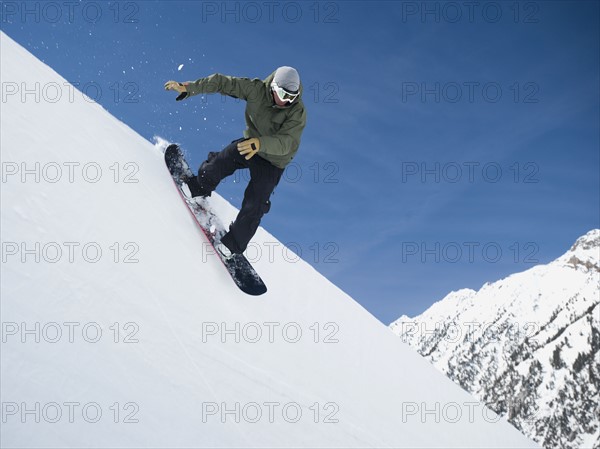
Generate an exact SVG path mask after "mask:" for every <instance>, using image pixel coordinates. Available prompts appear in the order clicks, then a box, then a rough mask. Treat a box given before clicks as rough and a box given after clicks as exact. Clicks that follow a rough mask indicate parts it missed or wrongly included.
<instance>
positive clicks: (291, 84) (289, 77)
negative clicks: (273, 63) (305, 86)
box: [273, 66, 300, 93]
mask: <svg viewBox="0 0 600 449" xmlns="http://www.w3.org/2000/svg"><path fill="white" fill-rule="evenodd" d="M273 81H274V82H276V83H277V85H278V86H279V87H283V88H284V89H285V90H287V91H288V92H291V93H296V92H298V90H299V89H300V75H298V72H297V71H296V69H295V68H293V67H288V66H283V67H279V68H278V69H277V70H275V76H274V77H273Z"/></svg>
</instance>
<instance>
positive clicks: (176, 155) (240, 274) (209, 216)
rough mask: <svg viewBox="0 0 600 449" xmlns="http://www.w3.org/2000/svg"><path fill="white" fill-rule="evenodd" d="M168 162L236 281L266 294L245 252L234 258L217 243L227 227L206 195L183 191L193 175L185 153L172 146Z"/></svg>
mask: <svg viewBox="0 0 600 449" xmlns="http://www.w3.org/2000/svg"><path fill="white" fill-rule="evenodd" d="M165 164H166V165H167V168H168V169H169V173H171V177H172V178H173V181H174V183H175V185H176V186H177V191H178V192H179V195H180V196H181V199H182V200H183V201H184V203H185V204H186V206H187V208H188V210H189V211H190V213H191V214H192V216H193V217H194V220H195V221H196V223H197V225H198V227H199V228H200V229H201V230H202V232H203V233H204V235H205V236H206V238H207V240H208V241H209V243H210V244H211V246H212V249H213V250H214V253H215V255H216V256H217V257H218V258H219V259H220V260H221V262H222V263H223V265H224V266H225V268H226V269H227V272H228V273H229V274H230V276H231V278H232V279H233V282H234V283H235V284H236V285H237V286H238V287H239V289H240V290H241V291H243V292H244V293H247V294H248V295H252V296H259V295H262V294H263V293H266V291H267V286H266V285H265V283H264V282H263V280H262V279H261V278H260V276H259V275H258V273H257V272H256V270H254V267H252V265H251V264H250V262H249V261H248V259H246V257H245V256H244V255H243V254H234V255H233V256H232V257H231V258H229V259H227V258H225V257H224V256H223V255H222V254H221V253H220V252H219V251H217V249H216V246H217V244H218V243H219V242H220V240H221V237H222V236H223V235H225V233H226V232H227V230H226V229H225V226H223V223H222V222H221V220H220V219H219V217H217V215H216V214H215V213H213V212H212V211H211V208H210V205H209V204H208V201H207V200H206V199H205V198H201V197H196V198H190V197H189V196H188V195H187V194H186V193H185V192H184V190H183V184H184V180H185V179H187V178H189V177H191V176H193V174H192V171H191V170H190V168H189V165H188V163H187V162H186V160H185V157H184V155H183V152H182V151H181V149H180V148H179V146H178V145H174V144H172V145H169V146H168V147H167V148H166V150H165Z"/></svg>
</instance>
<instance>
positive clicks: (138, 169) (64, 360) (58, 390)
mask: <svg viewBox="0 0 600 449" xmlns="http://www.w3.org/2000/svg"><path fill="white" fill-rule="evenodd" d="M0 39H1V40H0V50H1V51H0V58H1V59H0V67H1V81H2V90H3V99H2V103H1V108H2V109H1V111H0V126H1V133H0V134H1V137H0V148H1V152H0V154H1V162H2V177H3V179H2V189H1V207H2V214H1V238H2V265H1V273H0V274H1V280H2V282H1V292H0V293H1V302H0V314H1V321H2V342H1V354H0V365H1V368H0V370H1V373H0V374H1V381H2V382H1V384H0V395H1V406H2V419H1V421H0V426H1V429H0V446H1V447H20V448H33V447H45V448H56V447H61V448H64V447H77V448H81V447H103V448H107V447H119V448H127V447H136V448H138V447H156V448H159V447H194V448H198V447H228V448H229V447H278V448H281V447H413V448H414V447H422V448H430V447H461V448H464V447H473V448H483V447H489V448H492V447H493V448H501V447H513V448H523V447H537V445H536V444H535V443H534V442H532V441H531V440H529V439H528V438H526V437H524V436H523V435H522V434H521V433H520V432H518V431H517V430H516V429H515V428H514V427H513V426H511V425H510V424H509V423H508V422H506V420H504V419H502V418H499V417H498V416H497V415H496V414H494V413H493V412H491V411H490V410H489V409H488V408H486V407H485V406H483V405H482V404H481V403H479V402H478V401H476V400H475V399H474V398H473V396H472V395H470V394H469V393H467V392H465V391H464V390H463V389H461V388H460V387H458V386H456V385H455V384H454V383H453V382H451V381H450V380H449V379H447V378H446V377H445V376H444V375H443V374H442V373H440V372H439V371H438V370H436V369H435V368H434V367H433V366H431V364H430V363H429V362H428V361H427V360H425V359H424V358H423V357H421V356H420V355H418V354H417V353H416V352H415V351H413V350H412V348H410V347H409V346H408V345H405V344H403V343H402V342H401V341H400V340H399V339H398V338H396V336H394V335H393V334H392V333H391V332H389V330H388V329H387V328H386V326H384V325H383V324H381V323H380V322H379V321H377V320H376V319H375V318H374V317H373V316H372V315H370V314H369V313H368V312H367V311H365V310H364V309H363V308H362V307H361V306H360V305H359V304H357V303H356V302H355V301H354V300H352V298H350V297H349V296H347V295H346V294H344V293H343V292H342V291H341V290H340V289H338V288H337V287H336V286H335V285H333V284H331V283H330V282H329V281H328V280H327V279H325V278H324V277H322V276H321V275H320V274H319V273H317V272H316V271H315V270H314V269H313V268H312V267H310V265H308V264H306V263H304V262H303V261H302V260H298V259H297V258H294V257H293V253H291V252H288V251H287V249H286V248H284V247H283V245H282V244H281V243H279V242H278V240H277V239H276V238H275V237H273V236H272V235H270V234H269V233H268V232H267V231H265V230H264V229H262V228H261V229H260V230H259V232H258V233H257V235H256V236H255V238H254V240H253V244H252V245H251V248H252V250H253V254H249V255H248V256H249V257H250V258H251V259H252V260H253V262H254V265H255V267H256V269H257V271H258V272H259V273H260V274H261V276H262V278H263V279H264V280H265V282H266V283H267V285H268V287H269V291H268V292H267V294H265V295H263V296H261V297H259V298H255V297H249V296H247V295H244V294H243V293H241V292H240V291H239V290H238V289H237V287H236V286H235V285H233V283H232V282H231V279H230V277H229V275H228V274H227V273H226V272H225V270H224V268H223V266H222V264H221V263H220V261H219V260H218V259H217V257H216V256H215V255H214V254H210V252H209V251H208V250H207V248H208V246H207V244H206V242H205V240H204V237H203V235H202V233H201V232H200V231H199V230H198V228H197V226H196V225H195V223H194V221H193V219H192V217H191V216H190V215H189V213H188V211H187V209H186V207H185V206H184V204H183V203H182V201H181V199H180V198H179V195H178V193H177V191H176V189H175V187H174V185H173V183H172V181H171V179H170V177H169V174H168V172H167V170H166V168H165V166H164V163H163V158H162V154H161V152H160V150H159V149H158V148H157V146H155V145H153V144H152V143H150V142H148V141H147V140H145V139H144V138H142V137H141V136H139V135H138V134H137V133H135V132H134V131H133V130H132V129H130V128H129V127H127V126H126V125H125V124H123V123H121V122H119V121H118V120H117V119H115V118H114V117H113V116H111V115H110V114H108V113H107V112H106V111H105V110H104V109H103V108H102V107H100V106H99V105H98V104H96V103H94V102H93V101H91V100H90V99H89V98H87V97H84V96H83V95H82V94H81V93H80V92H79V91H77V90H75V89H74V88H73V87H72V86H71V85H69V84H68V83H67V82H66V81H65V80H64V79H63V78H61V77H60V76H59V75H58V74H57V73H56V72H54V71H53V70H52V69H50V68H49V67H47V66H46V65H44V64H43V63H41V62H40V61H39V60H37V59H36V58H35V57H34V56H32V55H31V54H30V53H28V52H27V51H26V50H25V49H24V48H22V47H21V46H19V45H18V44H16V43H15V42H14V41H12V40H11V39H10V38H8V37H7V36H6V35H5V34H4V33H1V34H0ZM159 88H160V87H159ZM165 101H166V100H165ZM171 101H172V99H171ZM143 110H144V108H143V99H142V103H141V104H140V114H143V113H144V112H143ZM212 206H213V207H214V208H215V210H216V211H217V213H218V214H219V215H220V216H221V217H222V218H223V220H224V221H225V222H227V221H229V220H231V219H232V218H233V217H234V216H235V214H236V210H235V209H234V208H233V207H232V206H231V205H230V204H228V203H227V202H225V201H224V200H223V199H222V198H220V197H219V196H218V195H215V196H214V197H213V198H212ZM267 223H268V220H267Z"/></svg>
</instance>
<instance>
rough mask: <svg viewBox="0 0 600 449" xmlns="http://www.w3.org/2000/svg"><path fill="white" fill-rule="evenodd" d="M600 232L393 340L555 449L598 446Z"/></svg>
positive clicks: (416, 321)
mask: <svg viewBox="0 0 600 449" xmlns="http://www.w3.org/2000/svg"><path fill="white" fill-rule="evenodd" d="M599 281H600V230H598V229H594V230H592V231H590V232H588V233H587V234H586V235H584V236H582V237H581V238H579V239H578V240H577V241H576V242H575V244H574V245H573V247H572V248H571V249H570V250H569V251H567V252H566V253H565V254H563V255H562V256H561V257H559V258H558V259H556V260H555V261H553V262H551V263H549V264H547V265H539V266H536V267H533V268H531V269H529V270H527V271H524V272H522V273H517V274H513V275H511V276H509V277H507V278H505V279H502V280H500V281H497V282H494V283H488V284H485V285H484V286H483V287H482V288H481V289H480V290H479V291H477V292H475V291H474V290H469V289H463V290H460V291H458V292H452V293H450V294H449V295H448V296H446V297H445V298H444V299H442V300H441V301H439V302H437V303H435V304H434V305H433V306H431V307H430V308H429V309H428V310H427V311H425V312H424V313H423V314H421V315H419V316H417V317H415V318H412V319H411V318H409V317H406V316H403V317H401V318H399V319H398V320H397V321H395V322H394V323H392V324H391V325H390V327H391V328H392V330H393V331H394V332H395V333H397V334H398V335H399V336H401V338H402V340H403V341H405V342H407V343H409V344H410V345H411V346H413V347H414V348H415V349H417V350H418V351H419V353H421V354H422V355H424V356H426V357H427V358H428V359H429V360H431V362H432V363H433V364H434V365H435V366H437V367H438V368H439V369H440V370H441V371H443V372H444V373H446V374H447V375H448V377H450V378H451V379H453V380H454V381H455V382H456V383H458V384H459V385H461V386H462V387H464V388H465V389H467V390H468V391H470V392H472V393H473V394H474V395H475V396H476V397H478V398H479V399H481V400H482V401H484V402H485V403H486V404H489V405H490V407H492V408H493V409H494V410H495V411H497V412H498V413H501V414H503V415H507V416H508V417H509V419H510V421H511V422H513V423H514V424H515V426H517V427H518V428H520V429H522V430H523V432H524V433H525V434H526V435H529V436H530V437H531V438H532V439H534V440H536V441H538V442H539V443H541V444H543V445H544V446H545V447H547V448H554V447H564V448H592V447H599V446H600V420H599V418H598V403H600V396H599V391H600V369H599V366H600V360H599V356H600V352H599V351H600V330H599V329H600V310H599V305H600V290H599V287H600V285H599Z"/></svg>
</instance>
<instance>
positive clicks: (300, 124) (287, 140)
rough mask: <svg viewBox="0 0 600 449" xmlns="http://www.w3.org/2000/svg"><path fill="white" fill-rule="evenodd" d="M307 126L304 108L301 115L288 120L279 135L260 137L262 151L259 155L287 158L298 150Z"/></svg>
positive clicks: (298, 114)
mask: <svg viewBox="0 0 600 449" xmlns="http://www.w3.org/2000/svg"><path fill="white" fill-rule="evenodd" d="M305 126H306V112H305V110H304V108H302V109H301V110H300V112H299V113H297V114H294V115H292V116H290V117H288V118H287V119H286V121H285V122H283V124H282V125H281V128H280V129H279V131H278V132H277V134H273V135H270V136H260V137H259V140H260V150H259V151H258V153H259V154H260V153H265V154H272V155H274V156H285V155H287V154H290V153H292V152H294V151H296V150H297V149H298V147H299V146H300V137H301V136H302V131H303V130H304V127H305Z"/></svg>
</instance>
